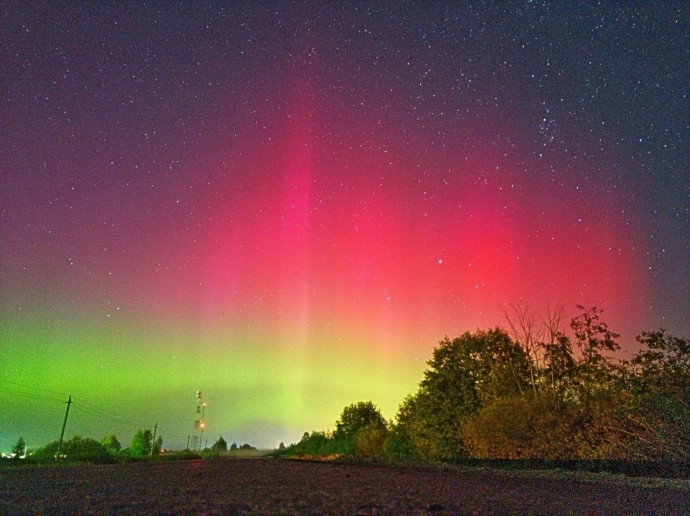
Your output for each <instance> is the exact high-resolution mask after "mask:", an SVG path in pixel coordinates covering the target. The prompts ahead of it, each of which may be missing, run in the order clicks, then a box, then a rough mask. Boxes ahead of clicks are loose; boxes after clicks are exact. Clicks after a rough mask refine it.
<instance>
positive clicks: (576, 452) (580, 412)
mask: <svg viewBox="0 0 690 516" xmlns="http://www.w3.org/2000/svg"><path fill="white" fill-rule="evenodd" d="M577 308H578V310H579V315H577V316H576V317H574V318H572V319H571V320H570V324H569V328H570V332H568V334H566V331H564V330H563V329H562V326H563V325H564V321H565V320H566V318H565V315H564V310H563V308H562V307H557V308H556V309H551V310H550V309H547V310H546V311H545V313H544V314H537V313H536V312H534V311H533V310H531V309H529V308H524V307H514V306H513V307H510V308H509V309H508V310H506V311H505V312H504V315H505V316H506V323H507V324H506V328H500V327H496V328H494V329H490V330H478V331H476V332H474V333H470V332H466V333H464V334H463V335H461V336H459V337H456V338H454V339H449V338H447V337H446V338H444V339H443V340H442V341H441V342H439V344H438V345H437V346H436V347H435V348H434V350H433V353H432V358H431V359H430V360H429V361H428V362H427V366H428V367H427V368H426V370H425V371H424V374H423V378H422V380H421V381H420V383H419V385H418V389H417V391H416V392H415V393H413V394H410V395H408V396H407V397H406V398H405V399H404V400H403V401H402V403H401V404H400V406H399V408H398V411H397V414H396V416H395V419H394V420H393V421H386V420H385V419H384V418H383V416H382V415H381V412H380V411H379V409H378V408H377V407H376V405H374V404H373V403H372V402H370V401H368V402H358V403H354V404H352V405H349V406H347V407H345V409H344V410H343V412H342V414H341V416H340V418H339V419H338V420H337V421H336V424H335V430H334V431H332V432H323V431H317V432H312V433H311V434H310V433H305V434H304V435H303V437H302V439H301V440H300V442H299V443H296V444H293V445H291V446H290V447H288V448H287V449H286V450H285V452H284V453H285V455H320V456H324V455H343V454H345V455H354V456H360V457H386V458H392V459H412V460H459V459H538V460H544V459H545V460H580V459H584V460H592V459H594V460H597V459H624V460H628V459H631V460H649V461H688V460H690V341H689V340H688V339H685V338H680V337H675V336H672V335H670V334H668V333H667V332H666V331H665V330H658V331H651V332H642V333H641V334H640V335H638V336H637V341H638V343H639V344H640V349H639V351H637V352H636V353H635V354H634V355H633V356H632V358H630V359H620V358H616V357H615V356H613V355H612V354H613V353H615V352H617V351H619V349H620V346H619V344H618V342H617V339H618V337H619V335H618V334H617V333H614V332H613V331H611V330H610V329H609V327H608V325H607V324H606V323H605V322H604V321H603V320H602V319H601V315H602V312H601V311H600V310H598V309H597V308H596V307H594V308H591V309H588V310H586V309H585V308H584V307H582V306H578V307H577Z"/></svg>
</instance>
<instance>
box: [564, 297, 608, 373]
mask: <svg viewBox="0 0 690 516" xmlns="http://www.w3.org/2000/svg"><path fill="white" fill-rule="evenodd" d="M577 309H578V310H580V311H582V313H581V314H580V315H578V316H577V317H575V318H574V319H573V320H572V321H571V322H570V327H571V328H572V330H573V332H574V334H575V345H576V346H577V348H578V349H579V351H580V356H579V369H580V371H581V374H584V375H586V376H587V377H588V378H587V380H589V381H590V382H596V381H597V380H604V379H606V376H607V373H609V372H610V365H611V360H610V358H609V357H607V356H606V355H605V354H604V353H605V352H606V351H618V350H619V349H620V345H619V344H618V343H617V342H616V341H615V339H617V338H618V337H620V335H618V334H617V333H614V332H612V331H611V330H609V328H608V325H607V324H606V323H605V322H603V321H601V314H602V311H601V310H599V309H597V307H592V308H590V309H589V310H585V307H584V306H582V305H577Z"/></svg>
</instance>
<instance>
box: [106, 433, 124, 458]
mask: <svg viewBox="0 0 690 516" xmlns="http://www.w3.org/2000/svg"><path fill="white" fill-rule="evenodd" d="M101 445H103V447H104V448H105V449H106V450H108V453H110V454H111V455H117V452H119V451H120V449H122V445H121V444H120V441H118V440H117V437H115V436H114V435H113V434H110V435H106V436H105V437H104V438H103V439H101Z"/></svg>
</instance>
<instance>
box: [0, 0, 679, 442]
mask: <svg viewBox="0 0 690 516" xmlns="http://www.w3.org/2000/svg"><path fill="white" fill-rule="evenodd" d="M459 4H460V5H452V4H446V3H422V4H416V3H408V2H400V3H398V2H395V3H388V4H386V3H361V4H356V5H349V3H343V4H342V5H341V4H340V3H330V2H310V3H301V2H265V3H256V2H246V3H237V4H230V3H225V2H209V3H204V4H201V3H196V2H178V3H172V2H165V3H159V2H150V3H146V2H144V3H142V4H141V5H139V4H138V3H124V4H111V3H106V2H95V3H85V4H81V3H74V4H66V5H57V4H53V3H49V2H6V3H4V4H3V6H2V7H1V8H0V9H1V10H2V20H3V21H2V27H3V28H2V31H1V33H0V38H1V41H2V49H3V51H2V54H1V56H0V59H1V60H2V107H1V110H2V111H1V117H0V124H1V126H0V128H1V132H2V138H1V139H0V146H1V149H2V152H1V154H0V156H1V164H2V172H1V174H2V175H1V179H0V181H1V182H0V201H1V204H0V294H1V296H0V299H1V301H0V310H1V311H0V325H1V326H0V338H1V341H0V450H6V449H8V448H10V447H11V445H12V444H13V443H14V442H16V440H17V439H18V437H19V436H23V437H24V438H25V440H26V441H27V443H28V444H29V446H30V447H31V446H36V445H38V444H45V443H46V442H48V441H51V440H54V439H57V438H58V437H59V430H60V426H61V423H62V417H63V414H64V408H65V407H64V401H65V400H66V399H67V396H68V395H70V394H71V395H72V396H73V397H74V399H75V404H74V406H73V412H72V414H71V415H70V421H69V424H68V428H67V435H69V436H71V435H75V434H77V435H83V436H89V437H96V438H100V437H102V436H104V435H106V434H107V433H111V432H112V433H115V434H116V435H117V436H118V438H120V440H121V441H122V442H123V444H127V443H128V442H129V440H130V439H131V436H132V435H133V434H134V432H135V431H136V429H137V428H139V427H152V426H153V425H154V424H155V423H158V425H159V427H160V429H161V434H162V435H163V438H164V440H165V445H166V446H171V447H173V448H180V447H184V446H185V444H186V438H187V435H188V434H190V433H191V431H192V423H193V419H194V408H195V398H194V394H195V392H196V391H197V390H198V389H200V390H202V391H203V392H204V394H205V399H206V401H207V402H208V412H207V419H208V428H209V430H208V432H207V435H208V437H209V441H214V440H215V439H217V438H218V436H219V435H223V436H224V438H225V439H226V440H227V441H228V442H233V441H237V442H250V443H252V444H254V445H259V446H267V447H268V446H276V445H277V444H278V443H279V442H280V441H284V442H285V443H286V444H287V443H288V442H294V441H296V440H298V439H299V438H300V436H301V434H302V432H304V431H310V430H313V429H323V428H328V427H329V426H331V425H332V424H333V422H334V421H335V419H336V418H337V416H338V414H339V413H340V411H341V409H342V407H344V406H345V405H346V404H348V403H351V402H354V401H358V400H372V401H373V402H374V403H376V404H377V405H378V406H379V407H380V408H381V409H382V412H383V414H384V415H385V416H386V417H388V418H391V417H393V416H394V415H395V411H396V408H397V406H398V404H399V403H400V401H401V400H402V399H403V397H404V396H405V395H406V394H408V393H411V392H413V391H414V389H415V388H416V385H417V383H418V381H419V380H420V379H421V375H422V371H423V369H424V366H425V361H426V360H427V359H429V358H430V355H431V351H432V349H433V347H434V346H435V345H436V344H437V342H438V341H439V340H440V339H442V338H443V337H444V336H445V335H449V336H455V335H458V334H460V333H462V332H464V331H466V330H471V331H473V330H475V329H477V328H488V327H491V326H495V325H497V324H501V323H502V317H501V310H500V307H501V306H505V304H507V303H513V304H530V305H532V306H534V307H536V308H542V307H544V306H545V305H546V304H547V303H550V304H552V305H553V304H554V303H561V304H563V305H564V306H566V307H567V309H568V313H569V314H570V315H574V305H575V304H582V305H585V306H588V307H589V306H594V305H596V306H597V307H599V308H602V309H603V310H604V319H605V320H606V321H607V322H608V323H609V325H610V327H611V328H612V329H613V330H615V331H618V332H619V333H621V334H622V337H621V339H620V340H621V343H622V344H623V347H624V348H625V349H632V347H633V346H634V345H635V342H634V336H635V335H637V334H638V333H639V332H640V331H641V330H644V329H655V328H660V327H664V328H667V329H668V330H669V331H671V332H672V333H675V334H678V335H686V336H687V335H689V334H690V317H689V316H688V315H689V314H690V146H689V145H688V136H689V134H690V106H689V105H688V104H689V102H688V85H689V84H690V69H688V66H687V64H688V62H690V29H689V27H690V25H689V24H690V7H689V6H688V4H686V3H681V2H667V3H663V4H659V5H647V3H646V2H631V3H624V4H616V5H612V4H609V3H607V2H606V3H603V4H602V5H595V4H593V3H592V4H589V3H588V4H585V5H577V4H576V3H575V2H547V3H545V4H543V3H541V2H539V3H537V2H518V3H514V4H510V5H509V6H508V5H504V4H503V3H502V2H462V3H459Z"/></svg>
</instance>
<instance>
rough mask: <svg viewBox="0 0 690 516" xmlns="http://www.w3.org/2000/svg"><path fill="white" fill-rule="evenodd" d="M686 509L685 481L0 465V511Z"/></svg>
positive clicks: (393, 470)
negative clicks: (643, 482)
mask: <svg viewBox="0 0 690 516" xmlns="http://www.w3.org/2000/svg"><path fill="white" fill-rule="evenodd" d="M429 512H438V513H454V514H626V515H628V514H673V515H678V514H690V492H689V491H688V489H687V484H682V483H681V484H680V485H679V486H675V485H674V484H673V483H671V482H669V483H663V482H660V483H658V485H657V484H653V485H650V486H644V485H639V483H638V484H634V483H628V482H623V481H619V480H618V481H617V480H615V479H607V478H606V477H603V478H602V479H601V481H600V482H592V481H584V480H582V479H578V478H577V477H573V476H565V475H562V476H561V478H548V475H539V474H531V475H524V474H511V473H507V472H502V471H488V470H473V469H464V470H461V469H450V468H446V469H442V468H434V467H401V466H363V465H351V464H329V463H316V462H306V461H295V460H275V459H234V460H233V459H218V460H190V461H170V462H152V463H134V464H115V465H106V466H89V465H84V466H57V467H43V468H32V467H22V468H12V469H6V470H2V471H0V513H2V514H35V513H41V514H79V513H80V514H84V513H96V514H248V513H251V514H281V513H282V514H324V513H329V514H343V513H345V514H426V513H429Z"/></svg>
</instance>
